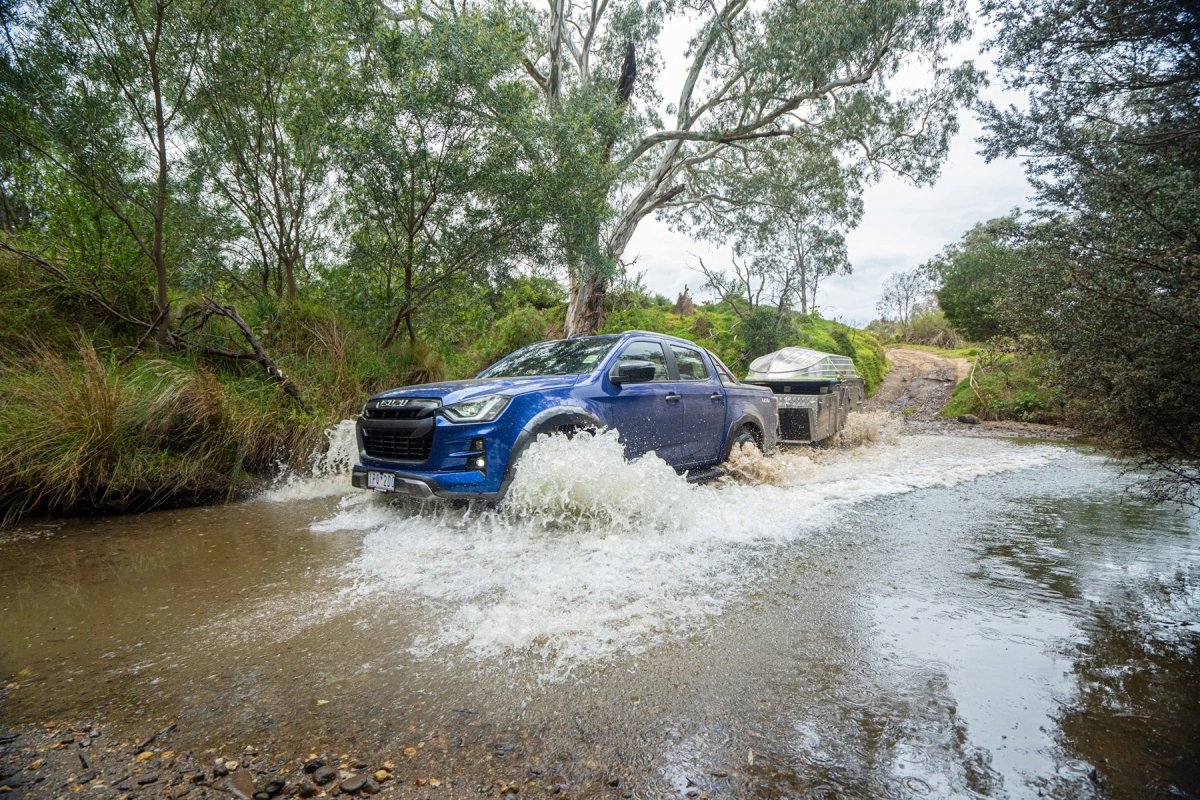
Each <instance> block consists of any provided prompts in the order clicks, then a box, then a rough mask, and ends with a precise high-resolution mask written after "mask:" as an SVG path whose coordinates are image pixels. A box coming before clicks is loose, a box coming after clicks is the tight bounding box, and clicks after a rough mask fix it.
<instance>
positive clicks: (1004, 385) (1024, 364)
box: [941, 351, 1067, 424]
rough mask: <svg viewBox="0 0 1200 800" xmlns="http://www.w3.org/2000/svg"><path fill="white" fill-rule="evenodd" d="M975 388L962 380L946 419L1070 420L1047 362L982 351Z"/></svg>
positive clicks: (950, 403) (1056, 421)
mask: <svg viewBox="0 0 1200 800" xmlns="http://www.w3.org/2000/svg"><path fill="white" fill-rule="evenodd" d="M974 376H975V385H974V386H972V385H971V381H970V379H969V378H968V379H967V380H964V381H962V382H961V383H959V384H958V386H957V387H955V389H954V394H953V395H952V396H951V398H950V402H949V403H947V404H946V407H945V408H943V409H942V412H941V413H942V416H946V417H957V416H959V415H961V414H974V415H975V416H977V417H979V418H980V419H989V420H1017V421H1019V422H1041V423H1048V424H1056V423H1061V422H1063V421H1064V419H1065V417H1066V413H1067V412H1066V402H1065V399H1064V398H1063V396H1062V394H1061V393H1060V392H1058V391H1057V390H1056V389H1054V388H1053V386H1052V385H1051V382H1050V380H1049V376H1048V375H1047V372H1046V364H1045V362H1044V360H1043V359H1040V358H1035V357H1029V356H1025V357H1017V356H1013V355H1009V354H1004V353H989V352H987V351H980V352H979V355H978V356H977V361H976V364H975V370H974Z"/></svg>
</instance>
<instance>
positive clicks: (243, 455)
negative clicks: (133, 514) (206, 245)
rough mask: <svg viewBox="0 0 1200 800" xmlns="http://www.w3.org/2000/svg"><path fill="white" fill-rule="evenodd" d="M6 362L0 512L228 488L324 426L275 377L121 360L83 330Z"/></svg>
mask: <svg viewBox="0 0 1200 800" xmlns="http://www.w3.org/2000/svg"><path fill="white" fill-rule="evenodd" d="M74 355H75V357H73V358H69V357H66V356H64V355H63V354H61V353H59V352H57V351H54V350H52V349H50V348H45V347H42V348H35V349H34V350H33V351H32V352H31V354H30V355H28V356H27V357H25V358H23V359H21V360H20V361H15V360H9V361H7V362H5V363H3V364H0V519H3V520H12V519H14V518H16V517H18V516H21V515H23V514H27V513H30V512H53V513H71V512H79V511H91V510H117V509H120V510H126V509H136V508H149V507H153V506H155V505H159V504H161V503H164V502H168V501H170V502H189V501H194V500H199V499H202V498H207V497H221V496H228V495H230V494H231V493H233V492H236V490H237V489H238V488H239V487H240V486H243V485H245V484H246V482H247V480H248V479H249V477H250V475H251V474H253V473H263V472H266V471H269V470H270V469H271V467H272V466H273V464H274V463H275V462H276V461H277V460H278V459H280V458H287V457H288V454H291V453H298V454H304V455H306V454H307V453H308V452H310V451H311V449H312V442H314V441H317V440H318V439H319V435H320V430H321V429H322V427H323V425H322V424H321V423H320V422H319V421H317V420H314V419H310V418H308V417H307V416H306V415H302V414H301V413H300V412H299V411H298V410H296V409H294V408H292V407H290V406H289V404H288V401H287V400H285V399H284V397H283V395H282V394H281V393H280V391H279V389H278V387H277V386H273V385H269V384H266V383H264V382H263V381H258V380H249V379H247V380H244V381H236V380H235V381H230V382H228V383H223V382H222V381H221V379H220V378H219V377H218V375H217V374H215V373H214V372H212V371H211V370H209V369H207V368H206V367H204V366H203V365H197V364H181V363H174V362H170V361H164V360H157V359H155V360H149V361H144V362H142V363H140V364H137V365H136V366H131V367H125V366H122V365H120V364H118V363H116V361H115V360H106V359H105V358H103V357H102V356H101V354H100V353H98V352H97V350H96V348H95V347H94V346H93V345H92V343H91V342H90V341H88V340H86V339H80V340H79V341H78V342H77V347H76V353H75V354H74Z"/></svg>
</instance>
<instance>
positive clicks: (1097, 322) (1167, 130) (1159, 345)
mask: <svg viewBox="0 0 1200 800" xmlns="http://www.w3.org/2000/svg"><path fill="white" fill-rule="evenodd" d="M984 10H985V13H987V14H988V15H989V16H990V17H991V19H992V21H993V23H994V24H995V26H996V29H997V31H998V33H997V36H996V38H995V40H994V41H993V43H992V46H993V47H994V48H995V50H996V51H997V54H998V59H997V64H998V66H999V68H1000V75H1001V77H1002V78H1003V79H1004V81H1005V82H1006V83H1007V84H1008V86H1009V87H1010V88H1012V89H1015V90H1018V91H1022V92H1023V93H1025V94H1026V95H1027V99H1028V102H1027V103H1026V104H1025V105H1024V107H1023V108H1020V109H1018V108H1008V109H999V108H994V107H993V108H987V109H985V119H986V121H987V123H988V126H989V129H990V136H989V142H988V152H989V154H991V155H1001V154H1003V155H1013V156H1021V157H1025V158H1026V159H1027V161H1026V171H1027V174H1028V175H1029V177H1030V180H1031V182H1032V183H1033V185H1034V188H1035V191H1036V196H1037V200H1038V208H1037V217H1036V218H1037V222H1038V224H1036V225H1034V226H1032V227H1030V228H1028V229H1027V230H1026V232H1025V233H1026V240H1027V243H1028V244H1029V245H1030V252H1031V254H1034V255H1036V256H1037V257H1036V258H1030V259H1026V260H1022V261H1019V262H1018V263H1017V264H1016V266H1017V267H1020V268H1021V269H1020V271H1019V273H1018V274H1017V275H1016V276H1015V278H1014V282H1015V283H1014V285H1015V288H1016V289H1017V290H1016V291H1012V292H1010V293H1008V295H1007V298H1006V306H1005V307H1006V309H1007V310H1008V311H1010V312H1011V315H1012V316H1013V317H1015V323H1016V324H1017V325H1019V326H1020V329H1021V330H1023V331H1025V332H1026V333H1027V334H1028V335H1029V336H1030V337H1032V339H1033V341H1034V343H1035V344H1036V345H1037V346H1039V347H1041V348H1044V349H1045V350H1046V351H1048V352H1049V353H1050V354H1052V356H1053V361H1054V362H1055V363H1056V364H1057V365H1058V375H1059V380H1060V383H1061V388H1062V389H1063V390H1064V391H1065V392H1066V393H1067V396H1068V397H1072V398H1075V399H1077V400H1079V401H1080V402H1081V403H1083V404H1085V406H1086V408H1087V412H1088V413H1087V415H1086V417H1085V418H1084V419H1083V422H1084V424H1086V425H1088V426H1090V427H1092V428H1094V429H1095V431H1096V432H1098V433H1099V434H1101V435H1102V436H1103V437H1104V438H1106V439H1107V440H1108V441H1109V442H1110V443H1111V444H1113V445H1115V446H1117V447H1118V448H1119V449H1122V450H1126V451H1129V452H1136V453H1141V454H1143V455H1145V454H1146V453H1149V455H1148V456H1145V457H1146V458H1147V463H1148V464H1149V466H1151V467H1153V468H1155V473H1154V474H1155V475H1157V476H1159V478H1160V479H1161V480H1160V481H1159V482H1158V483H1157V484H1156V488H1157V489H1158V490H1159V491H1160V493H1161V495H1162V496H1164V497H1171V498H1174V499H1182V500H1187V499H1189V498H1190V500H1191V501H1192V502H1196V494H1195V491H1196V487H1198V486H1200V466H1197V465H1198V464H1200V400H1198V399H1197V398H1200V374H1198V373H1197V370H1196V369H1195V366H1194V365H1195V363H1196V354H1197V352H1200V235H1198V234H1197V227H1196V220H1197V219H1200V103H1197V98H1198V97H1200V14H1198V12H1197V7H1196V4H1195V3H1194V2H1189V1H1188V0H1164V2H1155V3H1149V2H1145V0H1110V1H1109V2H1105V3H1093V4H1085V5H1081V4H1080V3H1078V2H1075V0H990V1H989V2H986V3H984Z"/></svg>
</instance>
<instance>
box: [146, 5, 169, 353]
mask: <svg viewBox="0 0 1200 800" xmlns="http://www.w3.org/2000/svg"><path fill="white" fill-rule="evenodd" d="M162 14H163V12H162V7H161V6H159V7H158V15H157V17H156V18H155V28H154V38H153V39H152V41H151V44H150V45H149V46H148V47H147V48H146V50H147V52H146V55H147V60H148V62H149V65H150V87H151V90H152V91H153V93H154V126H155V127H154V138H155V140H154V147H155V149H156V150H157V151H158V152H157V156H158V176H157V178H158V179H157V181H156V182H155V196H154V238H153V241H152V243H151V245H150V258H151V261H153V262H154V279H155V283H156V287H155V288H156V293H155V306H156V309H157V311H158V317H157V319H156V321H155V323H154V324H155V331H154V337H155V339H156V340H157V341H158V343H159V344H161V345H166V344H168V343H169V342H170V341H171V305H170V304H171V301H170V298H169V297H168V296H167V256H166V243H165V228H166V216H167V169H168V167H167V117H166V111H165V109H164V107H163V90H162V84H161V82H160V81H159V74H158V42H159V38H160V33H161V31H162V24H163V22H162Z"/></svg>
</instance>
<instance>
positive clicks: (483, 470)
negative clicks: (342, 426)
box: [352, 331, 777, 501]
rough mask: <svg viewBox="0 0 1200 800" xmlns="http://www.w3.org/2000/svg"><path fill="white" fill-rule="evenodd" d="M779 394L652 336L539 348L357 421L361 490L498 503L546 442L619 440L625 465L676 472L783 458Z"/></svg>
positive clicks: (388, 395)
mask: <svg viewBox="0 0 1200 800" xmlns="http://www.w3.org/2000/svg"><path fill="white" fill-rule="evenodd" d="M776 426H777V405H776V400H775V396H774V394H772V392H771V391H770V390H769V389H765V388H760V387H756V386H749V385H746V384H743V383H741V382H740V381H738V380H737V379H736V378H735V377H734V376H733V373H732V372H730V371H729V368H728V367H726V366H725V365H724V364H722V363H721V361H720V360H719V359H718V358H716V357H715V356H714V355H712V354H711V353H709V352H708V351H707V350H704V349H703V348H700V347H698V346H696V345H695V344H693V343H692V342H688V341H686V340H683V339H676V338H674V337H671V336H663V335H662V334H657V333H646V332H644V331H628V332H626V333H622V334H613V335H606V336H587V337H580V338H575V339H559V340H555V341H548V342H539V343H537V344H532V345H529V346H528V347H524V348H521V349H520V350H517V351H515V352H513V353H511V354H509V355H508V356H505V357H504V358H502V359H501V360H500V361H498V362H496V363H495V364H493V365H492V366H490V367H488V368H487V369H485V370H484V371H483V372H481V373H479V375H478V376H477V377H476V378H475V379H473V380H465V381H448V382H446V383H434V384H425V385H420V386H406V387H403V388H400V389H392V390H389V391H386V392H381V393H379V394H377V395H375V396H374V397H372V398H371V399H370V400H368V401H367V403H366V406H365V407H364V408H363V410H362V414H361V415H360V416H359V417H358V453H359V460H360V463H359V464H357V465H355V467H354V470H353V477H352V480H353V483H354V485H355V486H357V487H360V488H363V489H372V490H375V491H380V492H396V493H398V494H406V495H410V496H413V497H420V498H426V499H431V498H439V499H445V500H454V499H461V500H491V501H495V500H499V499H501V498H502V497H503V496H504V493H505V491H506V490H507V489H508V486H509V483H510V482H511V481H512V478H513V474H514V468H515V467H516V466H517V463H518V462H519V460H520V455H521V453H522V452H523V451H524V450H525V448H526V447H528V446H529V444H530V443H531V442H533V441H535V440H536V439H537V437H538V436H540V435H542V434H554V433H560V432H561V433H567V434H572V433H575V432H578V431H587V430H601V429H604V428H613V429H616V430H617V431H618V433H619V435H620V438H621V441H622V443H623V444H624V445H625V456H626V458H636V457H637V456H640V455H643V454H644V453H649V452H651V451H653V452H654V453H656V454H657V455H658V456H659V457H660V458H662V459H663V460H665V461H666V462H667V463H668V464H670V465H671V466H673V467H675V468H676V469H677V470H680V471H683V470H701V469H704V468H706V467H711V466H714V465H716V464H719V463H720V462H722V461H724V460H725V459H726V458H727V457H728V455H729V452H730V450H731V449H732V447H733V445H734V444H735V443H738V442H750V441H753V442H755V443H756V444H757V445H758V446H759V448H760V449H762V450H764V451H771V450H773V449H774V447H775V442H776V435H777V434H776Z"/></svg>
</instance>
